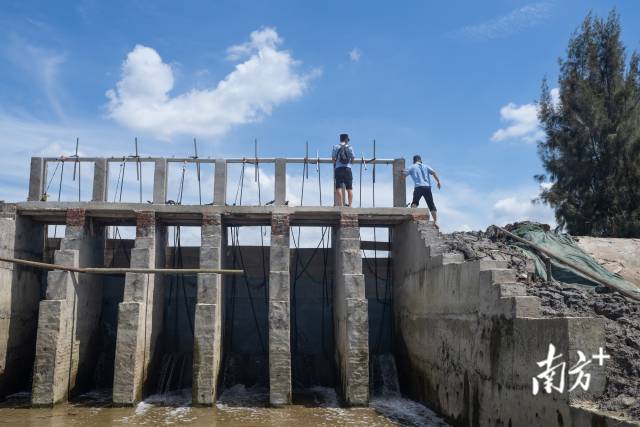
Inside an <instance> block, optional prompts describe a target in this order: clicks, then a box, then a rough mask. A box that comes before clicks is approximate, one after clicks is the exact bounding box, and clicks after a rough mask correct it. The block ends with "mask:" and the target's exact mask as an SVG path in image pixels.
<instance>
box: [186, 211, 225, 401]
mask: <svg viewBox="0 0 640 427" xmlns="http://www.w3.org/2000/svg"><path fill="white" fill-rule="evenodd" d="M222 238H223V233H222V219H221V217H220V214H208V213H205V214H203V216H202V228H201V246H200V267H201V268H220V267H222ZM197 298H198V299H197V304H196V310H195V322H194V339H193V389H192V391H193V403H194V404H196V405H206V406H211V405H213V404H214V403H215V401H216V398H217V394H218V393H217V389H218V376H219V373H220V361H221V357H222V328H223V324H222V276H221V275H219V274H199V275H198V297H197Z"/></svg>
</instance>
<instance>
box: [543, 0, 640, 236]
mask: <svg viewBox="0 0 640 427" xmlns="http://www.w3.org/2000/svg"><path fill="white" fill-rule="evenodd" d="M620 31H621V28H620V20H619V16H618V14H617V13H616V12H615V10H614V11H612V12H611V13H610V14H609V16H608V17H607V19H601V18H597V17H596V18H594V17H592V16H591V14H589V15H588V16H587V17H586V18H585V20H584V21H583V23H582V25H581V27H580V28H579V29H578V30H576V32H574V34H573V35H572V36H571V38H570V40H569V45H568V48H567V55H566V58H565V59H560V61H559V62H560V76H559V79H558V88H559V90H558V92H559V99H558V97H556V96H554V95H555V93H552V91H550V90H549V86H548V83H547V81H546V79H545V80H544V81H543V83H542V95H541V98H540V101H539V110H538V117H539V119H540V122H541V125H542V128H543V130H544V132H545V138H544V139H543V140H542V141H539V142H538V153H539V155H540V158H541V160H542V164H543V167H544V169H545V170H546V174H543V175H537V176H536V179H538V180H539V181H540V182H545V181H548V182H549V183H550V185H549V186H547V188H546V189H544V190H543V191H542V192H541V194H540V200H541V201H542V202H545V203H547V204H549V205H550V206H551V207H552V208H553V209H554V210H555V215H556V220H557V222H558V224H559V225H560V226H562V227H565V228H566V230H567V231H568V232H569V233H571V234H574V235H594V236H618V237H638V236H640V58H639V56H638V54H637V53H636V52H633V54H632V55H631V58H630V60H629V64H628V66H627V65H626V64H627V62H626V54H625V47H624V45H623V44H622V42H621V40H620Z"/></svg>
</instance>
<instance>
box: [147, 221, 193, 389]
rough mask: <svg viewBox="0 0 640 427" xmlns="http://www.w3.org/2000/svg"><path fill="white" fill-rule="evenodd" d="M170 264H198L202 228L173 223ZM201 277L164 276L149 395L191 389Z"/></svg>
mask: <svg viewBox="0 0 640 427" xmlns="http://www.w3.org/2000/svg"><path fill="white" fill-rule="evenodd" d="M167 235H168V239H167V240H168V245H167V247H166V251H165V265H164V266H165V267H166V268H178V269H181V268H198V267H199V265H200V239H201V238H200V235H201V228H200V227H193V226H169V227H168V229H167ZM197 285H198V279H197V275H195V274H171V275H167V276H166V277H165V278H164V282H163V286H164V295H163V301H162V311H163V314H162V331H161V332H160V335H159V336H158V342H157V344H156V348H155V352H154V353H153V356H152V358H153V359H152V361H151V363H150V371H151V372H152V374H151V375H150V378H149V381H148V382H147V385H146V393H145V394H146V395H147V396H149V395H159V396H163V397H166V396H168V395H169V394H171V393H172V392H175V391H177V390H185V389H189V388H191V386H192V377H193V348H194V321H195V309H196V299H197Z"/></svg>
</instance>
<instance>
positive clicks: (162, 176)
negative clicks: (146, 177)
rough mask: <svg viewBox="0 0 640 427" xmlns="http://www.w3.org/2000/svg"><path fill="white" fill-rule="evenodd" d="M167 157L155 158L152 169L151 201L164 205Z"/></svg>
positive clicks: (167, 166) (165, 198) (165, 200)
mask: <svg viewBox="0 0 640 427" xmlns="http://www.w3.org/2000/svg"><path fill="white" fill-rule="evenodd" d="M168 168H169V164H168V162H167V159H156V161H155V167H154V170H153V203H155V204H159V205H164V204H165V203H166V202H167V177H168V173H169V170H168Z"/></svg>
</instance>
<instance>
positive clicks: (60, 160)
mask: <svg viewBox="0 0 640 427" xmlns="http://www.w3.org/2000/svg"><path fill="white" fill-rule="evenodd" d="M61 162H63V160H62V159H58V161H57V162H56V168H55V169H54V170H53V174H52V175H51V178H49V183H48V184H47V188H45V190H44V194H47V193H49V187H51V183H52V182H53V178H55V177H56V172H58V168H59V167H60V163H61Z"/></svg>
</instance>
